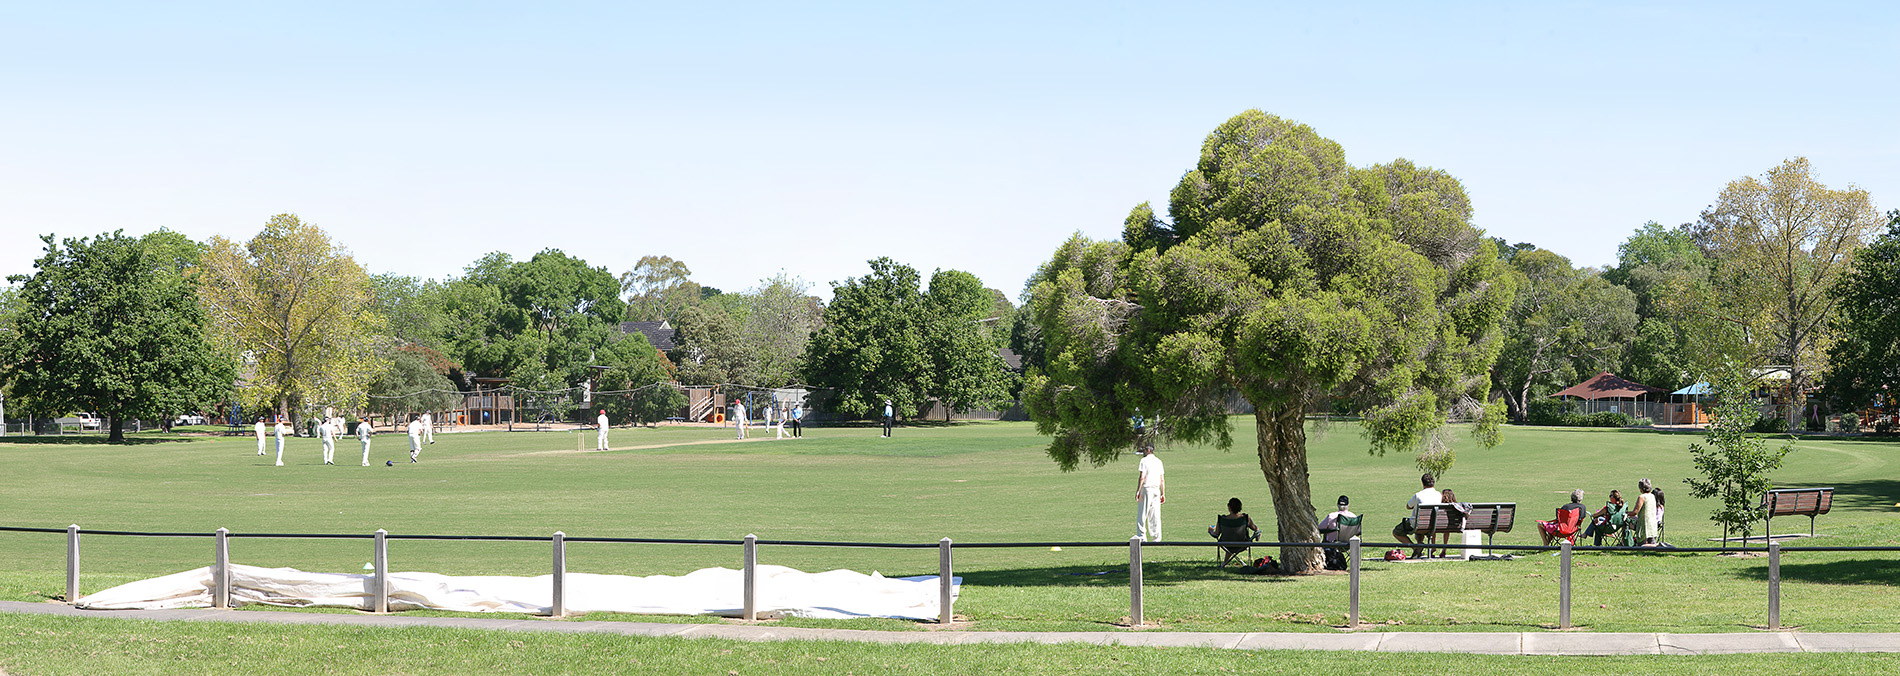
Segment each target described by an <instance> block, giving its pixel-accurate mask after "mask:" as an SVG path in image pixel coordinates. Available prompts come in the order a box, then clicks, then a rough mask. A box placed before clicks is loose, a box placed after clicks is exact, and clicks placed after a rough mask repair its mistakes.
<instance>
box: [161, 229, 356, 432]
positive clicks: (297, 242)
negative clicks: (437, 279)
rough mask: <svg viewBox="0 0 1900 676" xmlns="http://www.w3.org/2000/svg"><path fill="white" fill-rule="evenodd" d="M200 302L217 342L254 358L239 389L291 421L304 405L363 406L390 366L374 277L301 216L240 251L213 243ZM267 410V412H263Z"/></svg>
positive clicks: (224, 242) (222, 240)
mask: <svg viewBox="0 0 1900 676" xmlns="http://www.w3.org/2000/svg"><path fill="white" fill-rule="evenodd" d="M204 261H205V262H204V267H203V271H204V281H203V283H202V284H201V285H200V287H199V295H200V297H201V298H202V300H203V302H204V306H205V308H206V309H207V311H208V312H209V313H210V315H211V318H212V326H213V327H214V330H213V336H214V337H215V338H216V339H217V340H218V341H219V342H220V343H221V344H222V345H224V346H226V347H227V348H229V349H231V350H234V351H237V352H240V353H242V354H245V355H247V356H248V358H249V360H250V362H251V370H252V371H253V373H254V375H253V377H252V378H250V379H249V380H248V381H247V384H246V385H245V386H244V388H243V389H242V390H241V391H242V393H243V394H244V395H245V396H246V397H247V398H248V399H249V400H250V401H251V402H253V403H263V404H268V405H269V406H270V407H273V408H275V409H276V410H277V412H278V413H279V414H281V415H286V416H291V419H292V420H293V421H294V420H296V419H297V417H298V416H301V415H302V414H303V412H304V408H305V406H307V405H315V404H334V405H336V406H339V407H341V408H344V409H360V408H362V407H363V403H364V395H365V393H367V392H368V390H369V383H370V380H371V379H373V378H375V376H376V374H378V373H380V372H382V371H383V369H384V368H385V365H384V364H383V363H382V360H381V356H380V355H378V354H377V352H376V349H375V344H374V340H373V336H375V335H377V334H378V333H380V332H381V331H382V327H381V324H380V322H381V320H382V318H381V317H380V316H378V315H376V313H375V312H373V311H372V309H371V306H370V302H371V298H372V294H373V293H374V291H373V287H372V286H371V285H370V281H369V275H368V274H366V273H364V272H363V268H362V267H361V266H359V265H357V264H356V261H355V260H354V259H352V258H351V257H350V255H349V253H348V252H347V251H345V250H344V249H343V248H342V247H340V246H338V245H336V244H334V243H332V242H331V241H330V237H329V235H327V234H325V233H324V232H323V229H321V228H318V227H317V226H315V225H311V224H308V223H304V222H303V221H301V220H299V219H298V218H297V216H296V215H294V214H278V215H276V216H272V217H271V219H270V220H269V221H268V222H266V223H265V224H264V231H263V232H260V233H258V234H257V236H256V237H253V238H251V240H250V241H248V242H245V243H244V244H242V245H239V244H238V243H237V242H233V241H231V240H228V239H225V238H223V237H213V238H211V242H210V245H209V247H208V249H207V251H206V253H205V258H204ZM260 408H262V407H260Z"/></svg>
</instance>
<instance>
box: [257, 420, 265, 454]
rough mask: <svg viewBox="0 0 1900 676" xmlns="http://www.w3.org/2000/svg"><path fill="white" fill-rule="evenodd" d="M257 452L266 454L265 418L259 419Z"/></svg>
mask: <svg viewBox="0 0 1900 676" xmlns="http://www.w3.org/2000/svg"><path fill="white" fill-rule="evenodd" d="M257 454H258V455H263V454H264V419H263V418H258V419H257Z"/></svg>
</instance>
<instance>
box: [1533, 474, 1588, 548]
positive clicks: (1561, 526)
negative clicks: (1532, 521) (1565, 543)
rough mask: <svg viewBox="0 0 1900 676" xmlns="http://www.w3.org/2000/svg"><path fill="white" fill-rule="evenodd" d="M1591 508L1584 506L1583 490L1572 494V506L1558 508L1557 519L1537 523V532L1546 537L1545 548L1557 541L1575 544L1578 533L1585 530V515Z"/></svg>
mask: <svg viewBox="0 0 1900 676" xmlns="http://www.w3.org/2000/svg"><path fill="white" fill-rule="evenodd" d="M1589 509H1590V508H1588V507H1585V506H1583V489H1581V488H1579V489H1577V490H1574V491H1571V492H1570V504H1568V505H1564V506H1562V507H1558V508H1557V518H1556V519H1553V520H1551V521H1539V522H1537V530H1538V532H1539V533H1542V534H1543V536H1544V546H1546V547H1548V546H1550V543H1551V542H1552V541H1555V540H1570V541H1571V542H1575V541H1576V540H1575V539H1574V538H1575V537H1576V536H1577V532H1578V531H1580V530H1583V518H1584V517H1583V514H1584V512H1585V511H1588V510H1589Z"/></svg>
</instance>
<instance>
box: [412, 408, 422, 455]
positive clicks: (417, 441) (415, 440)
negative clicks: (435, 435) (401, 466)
mask: <svg viewBox="0 0 1900 676" xmlns="http://www.w3.org/2000/svg"><path fill="white" fill-rule="evenodd" d="M420 457H422V419H421V418H410V419H409V462H416V459H417V458H420Z"/></svg>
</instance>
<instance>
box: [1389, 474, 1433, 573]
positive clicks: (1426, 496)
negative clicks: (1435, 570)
mask: <svg viewBox="0 0 1900 676" xmlns="http://www.w3.org/2000/svg"><path fill="white" fill-rule="evenodd" d="M1418 482H1419V483H1421V484H1424V485H1425V487H1424V488H1420V489H1418V492H1417V493H1413V494H1412V499H1410V500H1406V501H1405V511H1406V512H1407V513H1410V512H1411V511H1412V510H1413V509H1416V508H1418V506H1419V505H1436V504H1439V503H1440V501H1441V500H1442V499H1443V498H1442V497H1441V495H1442V494H1441V493H1439V492H1438V489H1437V488H1435V487H1433V485H1432V484H1433V483H1434V480H1433V479H1432V475H1430V474H1425V475H1421V476H1419V478H1418ZM1417 532H1418V524H1415V523H1412V517H1410V516H1406V517H1400V518H1399V525H1397V526H1393V527H1392V537H1395V538H1398V540H1399V542H1403V543H1405V544H1408V545H1414V546H1413V547H1412V558H1414V559H1416V558H1420V557H1423V556H1425V550H1423V549H1419V548H1418V546H1417V545H1420V544H1429V543H1416V542H1413V541H1412V534H1413V533H1417Z"/></svg>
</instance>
